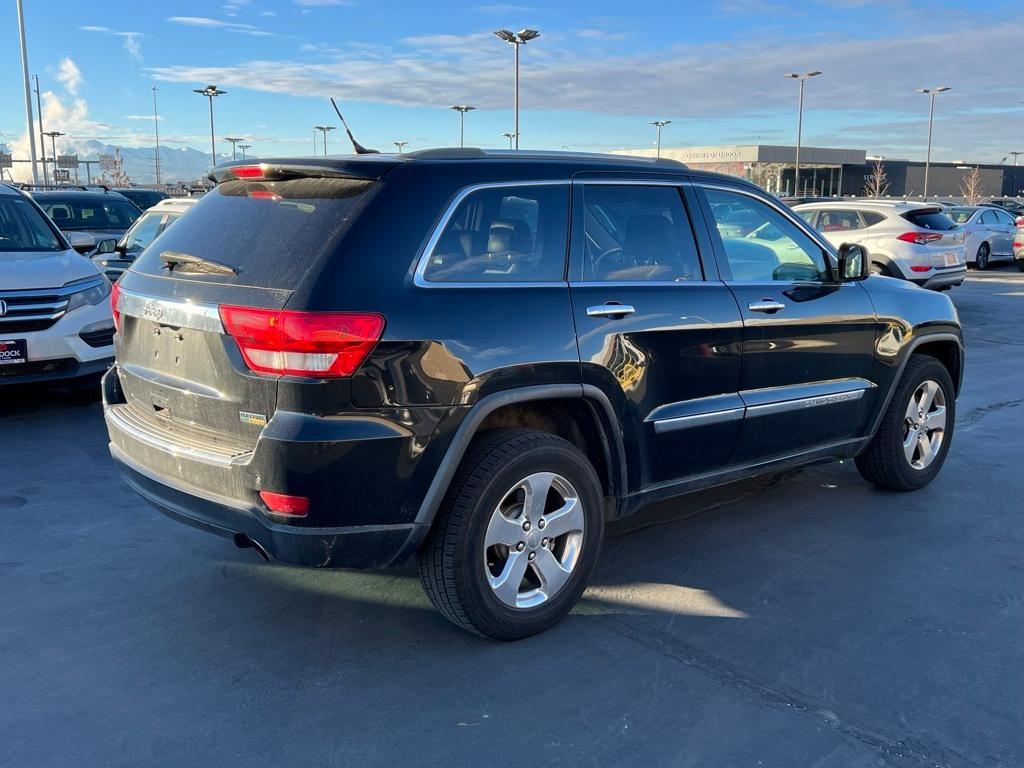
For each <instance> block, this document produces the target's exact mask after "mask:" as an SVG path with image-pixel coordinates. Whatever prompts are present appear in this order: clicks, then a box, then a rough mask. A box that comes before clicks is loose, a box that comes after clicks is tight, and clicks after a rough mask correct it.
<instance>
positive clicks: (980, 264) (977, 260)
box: [974, 243, 992, 271]
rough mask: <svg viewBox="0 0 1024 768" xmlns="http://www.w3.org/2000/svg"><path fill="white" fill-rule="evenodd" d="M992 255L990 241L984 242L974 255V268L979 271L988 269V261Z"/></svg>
mask: <svg viewBox="0 0 1024 768" xmlns="http://www.w3.org/2000/svg"><path fill="white" fill-rule="evenodd" d="M991 256H992V249H991V248H989V245H988V243H982V244H981V245H980V246H979V247H978V253H977V254H976V255H975V257H974V268H975V269H977V270H979V271H984V270H986V269H988V261H989V258H990V257H991Z"/></svg>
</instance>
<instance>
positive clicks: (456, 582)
mask: <svg viewBox="0 0 1024 768" xmlns="http://www.w3.org/2000/svg"><path fill="white" fill-rule="evenodd" d="M602 501H603V497H602V493H601V484H600V481H599V480H598V478H597V474H596V473H595V472H594V468H593V466H592V465H591V464H590V462H589V461H588V460H587V457H586V456H584V455H583V453H582V452H580V450H579V449H578V448H576V446H574V445H573V444H572V443H570V442H568V441H566V440H563V439H562V438H560V437H557V436H555V435H551V434H548V433H545V432H536V431H533V430H527V429H498V430H493V431H491V432H487V433H485V434H484V435H483V436H481V437H480V438H478V439H477V440H475V441H474V443H473V445H471V446H470V449H469V451H468V452H467V454H466V457H465V458H464V459H463V461H462V464H461V465H460V467H459V470H458V472H457V474H456V476H455V478H454V479H453V480H452V484H451V486H450V488H449V490H448V494H447V495H446V497H445V501H444V503H443V504H442V506H441V510H440V511H439V513H438V517H437V519H436V520H435V521H434V525H433V528H432V529H431V532H430V534H429V536H428V537H427V540H426V541H425V542H424V543H423V545H422V546H421V547H420V550H419V552H418V554H417V565H418V567H419V574H420V581H421V583H422V584H423V589H424V591H425V592H426V593H427V597H429V598H430V602H431V603H432V604H433V605H434V607H435V608H437V610H438V611H440V612H441V613H442V614H443V615H444V616H445V617H446V618H447V619H448V620H450V621H451V622H453V623H454V624H456V625H458V626H460V627H462V628H464V629H467V630H469V631H470V632H474V633H476V634H479V635H484V636H485V637H491V638H494V639H496V640H518V639H521V638H524V637H528V636H530V635H533V634H536V633H538V632H542V631H544V630H545V629H548V628H549V627H551V626H553V625H554V624H556V623H557V622H558V621H560V620H561V619H562V618H563V617H564V616H565V615H566V614H567V613H569V611H570V610H571V609H572V607H573V605H575V603H576V601H577V600H578V599H579V597H580V595H581V594H582V593H583V590H584V588H585V587H586V585H587V582H588V580H589V579H590V574H591V573H592V571H593V569H594V565H595V563H596V562H597V555H598V551H599V550H600V547H601V537H602V533H603V525H604V514H603V504H602Z"/></svg>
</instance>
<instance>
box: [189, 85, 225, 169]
mask: <svg viewBox="0 0 1024 768" xmlns="http://www.w3.org/2000/svg"><path fill="white" fill-rule="evenodd" d="M192 93H198V94H199V95H200V96H205V97H206V98H208V99H209V100H210V157H211V158H212V159H213V164H214V165H216V164H217V139H216V138H215V136H214V133H213V99H214V97H216V96H223V95H224V94H225V93H227V91H222V90H221V89H220V88H218V87H217V86H216V85H208V86H206V87H205V88H193V89H192Z"/></svg>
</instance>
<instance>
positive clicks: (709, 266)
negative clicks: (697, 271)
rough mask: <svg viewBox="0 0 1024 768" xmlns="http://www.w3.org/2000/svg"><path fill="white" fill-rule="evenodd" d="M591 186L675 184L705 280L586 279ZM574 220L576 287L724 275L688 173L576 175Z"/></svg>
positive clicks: (573, 278)
mask: <svg viewBox="0 0 1024 768" xmlns="http://www.w3.org/2000/svg"><path fill="white" fill-rule="evenodd" d="M588 186H615V187H675V188H676V189H678V190H679V193H680V202H681V203H682V207H683V211H684V212H685V214H686V217H687V220H688V222H689V224H690V231H691V233H692V234H693V239H694V246H695V248H696V250H697V260H698V263H699V265H700V268H701V271H702V273H703V279H702V280H691V281H689V282H687V281H682V282H680V281H675V280H672V281H662V280H642V281H623V280H617V281H613V282H603V281H593V280H584V279H583V276H584V264H583V261H584V259H585V258H586V256H585V248H584V246H583V244H584V242H585V241H584V237H585V235H584V226H585V219H584V206H583V195H584V192H585V188H586V187H588ZM572 187H573V189H572V220H571V222H570V230H569V243H570V258H569V284H570V285H574V286H577V287H581V288H583V287H599V286H605V285H607V286H618V287H641V286H672V287H675V288H678V287H682V286H686V285H694V284H704V283H709V282H721V280H722V277H721V274H720V273H719V269H718V260H717V259H716V258H715V255H714V245H713V243H712V241H711V239H710V237H709V236H708V233H707V227H706V226H705V224H704V221H703V214H702V211H701V210H700V201H699V199H698V197H697V195H696V194H695V193H694V190H693V187H692V184H691V182H690V179H689V177H676V178H673V179H651V178H644V177H632V176H614V177H601V176H583V175H580V176H576V177H574V178H573V180H572Z"/></svg>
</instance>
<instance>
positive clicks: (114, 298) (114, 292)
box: [110, 282, 121, 331]
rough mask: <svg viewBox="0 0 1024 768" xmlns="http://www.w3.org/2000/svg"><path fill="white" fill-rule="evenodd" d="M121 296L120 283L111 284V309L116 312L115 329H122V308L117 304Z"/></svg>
mask: <svg viewBox="0 0 1024 768" xmlns="http://www.w3.org/2000/svg"><path fill="white" fill-rule="evenodd" d="M120 298H121V286H120V285H119V284H118V283H116V282H115V283H114V284H113V285H112V286H110V309H111V311H112V312H113V314H114V330H115V331H120V330H121V310H120V309H119V308H118V306H117V302H118V300H120Z"/></svg>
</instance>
